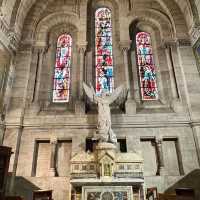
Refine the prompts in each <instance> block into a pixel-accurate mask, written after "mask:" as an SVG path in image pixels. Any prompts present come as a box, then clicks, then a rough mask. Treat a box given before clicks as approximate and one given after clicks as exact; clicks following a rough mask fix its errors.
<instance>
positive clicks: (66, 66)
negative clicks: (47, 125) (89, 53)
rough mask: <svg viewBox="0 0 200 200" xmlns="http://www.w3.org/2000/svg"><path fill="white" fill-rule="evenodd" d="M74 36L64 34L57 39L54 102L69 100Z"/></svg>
mask: <svg viewBox="0 0 200 200" xmlns="http://www.w3.org/2000/svg"><path fill="white" fill-rule="evenodd" d="M71 55H72V37H71V36H70V35H69V34H62V35H60V36H59V38H58V40H57V49H56V64H55V71H54V83H53V102H69V91H70V67H71Z"/></svg>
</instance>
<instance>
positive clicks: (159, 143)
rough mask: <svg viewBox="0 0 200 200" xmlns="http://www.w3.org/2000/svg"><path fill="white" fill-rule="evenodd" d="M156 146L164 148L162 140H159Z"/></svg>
mask: <svg viewBox="0 0 200 200" xmlns="http://www.w3.org/2000/svg"><path fill="white" fill-rule="evenodd" d="M156 144H157V146H158V147H161V146H162V139H157V140H156Z"/></svg>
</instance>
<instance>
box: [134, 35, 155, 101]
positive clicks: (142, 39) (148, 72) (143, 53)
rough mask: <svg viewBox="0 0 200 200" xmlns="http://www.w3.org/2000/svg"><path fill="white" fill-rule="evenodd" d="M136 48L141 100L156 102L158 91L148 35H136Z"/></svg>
mask: <svg viewBox="0 0 200 200" xmlns="http://www.w3.org/2000/svg"><path fill="white" fill-rule="evenodd" d="M136 47H137V65H138V68H139V69H138V70H139V77H140V90H141V96H142V100H156V99H158V90H157V84H156V71H155V64H154V60H153V54H152V45H151V37H150V34H149V33H146V32H139V33H137V35H136Z"/></svg>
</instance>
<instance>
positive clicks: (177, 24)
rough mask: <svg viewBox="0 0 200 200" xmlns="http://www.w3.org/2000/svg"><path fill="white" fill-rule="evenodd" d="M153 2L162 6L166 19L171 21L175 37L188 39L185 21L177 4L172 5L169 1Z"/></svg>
mask: <svg viewBox="0 0 200 200" xmlns="http://www.w3.org/2000/svg"><path fill="white" fill-rule="evenodd" d="M155 1H156V2H157V3H158V4H160V5H161V6H162V8H163V9H164V10H165V12H166V14H167V15H168V17H169V18H170V19H171V22H172V24H173V26H174V30H175V31H176V37H177V38H188V37H189V35H188V29H187V25H186V21H185V18H184V15H183V13H182V12H181V10H180V7H179V6H178V4H177V3H176V2H175V1H174V3H172V2H171V1H169V0H162V1H160V0H155ZM172 1H173V0H172Z"/></svg>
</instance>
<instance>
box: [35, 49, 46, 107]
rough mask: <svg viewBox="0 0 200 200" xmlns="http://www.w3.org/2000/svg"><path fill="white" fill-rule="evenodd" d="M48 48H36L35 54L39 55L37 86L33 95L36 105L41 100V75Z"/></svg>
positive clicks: (36, 74) (36, 73)
mask: <svg viewBox="0 0 200 200" xmlns="http://www.w3.org/2000/svg"><path fill="white" fill-rule="evenodd" d="M45 50H46V47H45V46H41V47H35V52H36V54H38V60H37V64H36V65H37V66H36V72H35V86H34V95H33V101H34V102H35V103H36V102H38V98H39V90H40V80H41V73H42V64H43V58H44V53H45Z"/></svg>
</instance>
